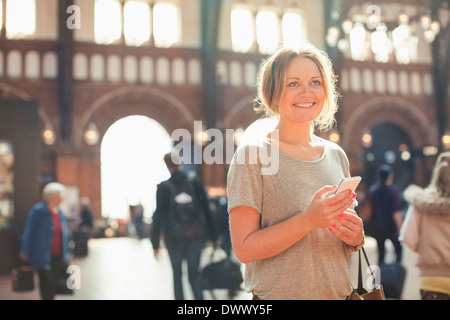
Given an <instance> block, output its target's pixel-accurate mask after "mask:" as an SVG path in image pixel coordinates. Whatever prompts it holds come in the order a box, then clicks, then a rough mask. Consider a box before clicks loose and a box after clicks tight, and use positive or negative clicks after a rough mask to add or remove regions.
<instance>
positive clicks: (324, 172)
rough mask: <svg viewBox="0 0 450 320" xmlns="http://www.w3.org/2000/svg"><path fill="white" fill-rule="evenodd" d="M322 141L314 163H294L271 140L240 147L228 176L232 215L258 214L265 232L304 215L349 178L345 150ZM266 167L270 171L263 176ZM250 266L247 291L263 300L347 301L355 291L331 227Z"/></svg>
mask: <svg viewBox="0 0 450 320" xmlns="http://www.w3.org/2000/svg"><path fill="white" fill-rule="evenodd" d="M322 141H323V144H324V152H323V154H322V156H321V158H320V159H318V160H315V161H303V160H299V159H296V158H293V157H291V156H289V155H287V154H285V153H283V152H282V151H280V150H279V149H278V148H277V147H276V146H273V145H271V144H270V143H268V142H267V141H264V142H262V143H261V145H260V146H257V147H256V148H255V146H243V147H241V146H240V147H239V148H238V149H237V150H236V153H235V155H234V157H233V161H232V163H231V165H230V169H229V172H228V178H227V180H228V181H227V197H228V209H229V211H231V210H232V209H233V208H235V207H238V206H248V207H252V208H254V209H256V210H257V211H258V212H260V213H261V222H260V223H261V228H266V227H269V226H272V225H275V224H277V223H279V222H281V221H284V220H286V219H288V218H290V217H292V216H294V215H295V214H298V213H300V212H303V211H304V210H305V209H306V208H307V207H308V205H309V203H310V202H311V200H312V198H313V196H314V194H315V193H316V192H317V191H318V190H319V189H321V188H322V187H324V186H325V185H337V184H339V182H340V181H341V179H342V178H344V177H348V176H350V174H349V172H350V171H349V162H348V159H347V156H346V154H345V152H344V151H343V150H342V148H341V147H339V146H338V145H337V144H334V143H332V142H330V141H327V140H323V139H322ZM256 150H257V152H256V154H255V151H256ZM244 159H245V161H244ZM255 159H256V161H255ZM268 159H270V160H271V162H272V163H271V164H268V162H267V160H268ZM274 161H275V162H276V161H278V162H277V163H276V164H275V165H274ZM269 162H270V161H269ZM264 163H265V164H266V165H265V166H264ZM267 165H271V170H267V171H266V172H264V170H262V169H264V167H267ZM274 169H276V170H274ZM262 173H264V174H262ZM245 267H246V268H245V289H246V290H247V291H248V292H253V294H255V295H257V296H258V297H260V298H261V299H272V300H276V299H279V300H307V299H314V300H325V299H345V298H346V297H347V296H348V295H349V294H350V292H351V283H350V271H349V268H350V265H349V258H348V254H347V251H346V248H345V244H344V243H343V242H342V241H341V240H339V239H338V238H336V237H335V236H334V235H333V234H332V233H331V232H330V231H329V230H328V228H324V229H316V230H314V231H312V232H310V233H309V234H307V235H306V236H305V237H303V238H302V239H301V240H300V241H298V242H297V243H295V244H294V245H293V246H291V247H290V248H288V249H287V250H285V251H284V252H282V253H280V254H278V255H276V256H274V257H271V258H268V259H263V260H259V261H255V262H251V263H248V264H246V266H245Z"/></svg>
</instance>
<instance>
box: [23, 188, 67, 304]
mask: <svg viewBox="0 0 450 320" xmlns="http://www.w3.org/2000/svg"><path fill="white" fill-rule="evenodd" d="M64 194H65V187H64V185H62V184H60V183H57V182H51V183H49V184H47V185H46V186H45V187H44V189H43V190H42V198H43V200H42V202H39V203H37V204H35V205H34V206H33V207H32V208H31V210H30V212H29V215H28V219H27V223H26V226H25V231H24V234H23V237H22V245H21V250H20V258H21V260H24V261H28V262H29V263H30V265H31V266H32V267H33V268H35V269H36V270H37V272H38V274H39V289H40V293H41V298H42V299H43V300H53V299H54V295H55V288H56V281H57V279H58V278H59V277H60V275H61V274H62V273H63V272H64V271H63V268H64V266H65V265H67V263H68V260H69V231H68V228H67V223H66V218H65V215H64V213H63V212H62V210H61V208H60V204H61V202H62V199H63V197H64Z"/></svg>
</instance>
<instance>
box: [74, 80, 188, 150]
mask: <svg viewBox="0 0 450 320" xmlns="http://www.w3.org/2000/svg"><path fill="white" fill-rule="evenodd" d="M130 114H140V115H145V116H148V117H151V118H153V119H155V120H157V121H158V122H160V123H161V125H162V126H163V127H164V128H165V129H166V130H167V131H168V132H169V133H170V132H172V131H173V130H175V129H177V128H180V127H182V128H186V129H188V130H190V131H193V130H194V121H195V118H194V116H193V114H192V113H191V112H190V110H189V109H188V108H187V107H186V105H185V104H183V103H182V102H181V101H180V100H178V99H177V98H175V97H173V96H172V95H170V94H168V93H166V92H164V91H162V90H160V89H157V88H120V89H118V90H114V91H111V92H108V93H106V94H105V95H103V96H102V97H100V98H99V99H97V100H96V101H95V102H94V103H93V104H92V105H91V106H90V107H89V109H88V110H87V111H86V112H85V113H84V114H83V116H82V118H81V119H80V120H79V121H77V123H74V131H73V136H74V143H75V145H76V146H77V147H80V146H82V145H83V134H84V131H85V130H86V128H87V127H88V125H89V123H90V122H91V121H94V122H96V124H97V126H98V129H99V134H100V137H103V135H104V134H105V132H106V130H107V129H108V128H109V127H110V126H111V125H112V124H113V123H114V122H115V121H117V120H119V119H120V118H123V117H125V116H128V115H130ZM174 115H175V116H176V117H175V118H174ZM95 120H98V121H95Z"/></svg>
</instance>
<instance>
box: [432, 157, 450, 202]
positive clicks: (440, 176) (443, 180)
mask: <svg viewBox="0 0 450 320" xmlns="http://www.w3.org/2000/svg"><path fill="white" fill-rule="evenodd" d="M431 185H432V186H433V187H434V188H436V192H437V193H438V195H439V196H441V197H450V152H444V153H441V154H440V155H439V156H438V158H437V160H436V164H435V165H434V169H433V178H432V179H431Z"/></svg>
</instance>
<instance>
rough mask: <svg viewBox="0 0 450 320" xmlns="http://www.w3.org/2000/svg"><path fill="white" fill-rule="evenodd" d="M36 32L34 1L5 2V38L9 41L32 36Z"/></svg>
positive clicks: (9, 0) (11, 0) (10, 0)
mask: <svg viewBox="0 0 450 320" xmlns="http://www.w3.org/2000/svg"><path fill="white" fill-rule="evenodd" d="M35 30H36V1H35V0H7V1H6V36H7V37H8V38H11V39H17V38H22V37H24V36H28V35H32V34H33V33H34V32H35Z"/></svg>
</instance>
